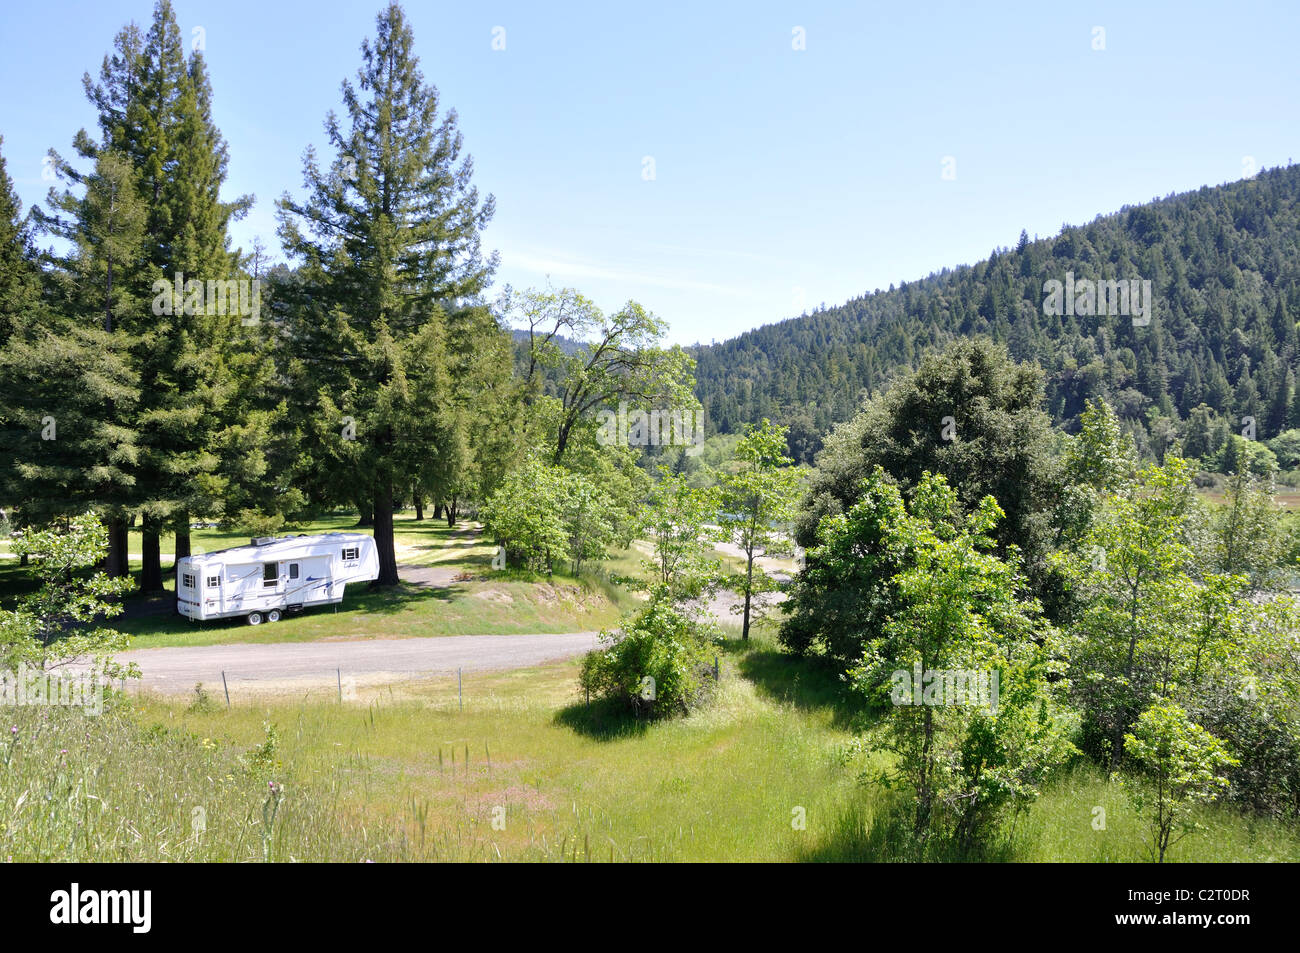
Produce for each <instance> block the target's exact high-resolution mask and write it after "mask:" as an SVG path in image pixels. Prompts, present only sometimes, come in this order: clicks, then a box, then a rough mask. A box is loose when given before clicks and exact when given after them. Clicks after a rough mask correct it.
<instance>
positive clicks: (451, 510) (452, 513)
mask: <svg viewBox="0 0 1300 953" xmlns="http://www.w3.org/2000/svg"><path fill="white" fill-rule="evenodd" d="M455 525H456V498H455V497H454V496H453V497H452V498H451V499H450V500H449V501H448V502H447V528H448V529H451V528H452V527H453V526H455Z"/></svg>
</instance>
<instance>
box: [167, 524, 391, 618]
mask: <svg viewBox="0 0 1300 953" xmlns="http://www.w3.org/2000/svg"><path fill="white" fill-rule="evenodd" d="M378 578H379V553H378V552H377V551H376V549H375V540H374V538H373V537H371V536H367V535H366V534H365V533H325V534H323V535H320V536H288V537H284V538H281V539H275V538H272V537H263V538H259V539H253V540H250V541H249V544H248V545H247V546H236V547H234V548H233V549H223V550H220V551H219V552H215V553H202V554H200V555H194V556H186V557H184V558H182V559H180V560H178V561H177V563H176V611H177V612H179V613H180V614H181V615H183V616H185V617H186V618H188V619H193V620H202V619H229V618H233V617H234V616H244V617H245V618H246V619H248V623H249V625H261V624H262V622H264V621H265V622H278V621H279V620H280V616H281V615H282V614H283V613H284V612H286V611H292V610H298V609H305V608H306V607H308V606H323V605H333V604H335V603H339V602H342V601H343V589H344V587H345V586H347V584H348V583H350V582H367V581H370V580H372V579H378Z"/></svg>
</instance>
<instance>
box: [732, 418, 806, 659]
mask: <svg viewBox="0 0 1300 953" xmlns="http://www.w3.org/2000/svg"><path fill="white" fill-rule="evenodd" d="M785 450H786V428H785V427H779V426H775V425H773V424H772V422H771V421H769V420H768V419H767V418H764V419H763V421H762V423H760V424H757V425H756V426H754V427H752V428H750V430H749V431H748V432H747V433H746V434H745V436H744V437H743V438H742V439H741V441H740V443H739V444H737V445H736V455H735V457H736V460H737V461H738V462H739V464H740V465H739V467H738V468H737V469H735V470H731V471H728V472H725V473H723V474H722V476H721V478H720V480H719V485H720V488H721V491H722V499H721V515H720V516H719V522H720V523H721V524H722V534H723V538H724V539H725V540H726V541H727V542H730V543H732V544H734V545H735V546H737V547H738V548H739V549H740V551H741V554H742V556H743V558H744V563H745V568H744V570H743V571H742V572H739V573H736V574H735V575H734V577H733V578H732V579H731V580H730V586H731V588H732V589H734V590H735V591H736V592H737V593H738V594H740V595H741V596H743V597H744V603H743V606H742V607H741V612H742V622H741V638H743V639H748V638H749V624H750V613H751V611H752V608H753V606H754V604H755V597H756V596H757V597H759V598H760V599H761V597H762V594H763V593H767V592H774V591H776V590H777V589H779V588H780V584H779V583H778V582H777V581H776V580H775V579H773V578H772V576H771V575H769V574H768V573H767V572H766V571H765V570H764V569H763V568H762V567H761V566H759V565H756V564H755V561H754V560H755V558H756V557H758V556H761V555H765V554H769V553H772V552H780V551H788V550H787V546H788V543H787V539H786V537H785V536H784V535H782V530H781V527H784V525H785V524H786V523H788V522H789V520H790V519H791V517H792V515H793V512H794V506H795V502H796V493H797V492H798V489H799V473H798V471H797V470H795V469H794V468H793V467H792V466H791V464H792V463H793V462H794V461H793V460H791V459H790V458H789V457H787V456H786V455H785Z"/></svg>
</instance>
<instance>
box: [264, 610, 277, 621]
mask: <svg viewBox="0 0 1300 953" xmlns="http://www.w3.org/2000/svg"><path fill="white" fill-rule="evenodd" d="M266 621H267V622H279V621H280V610H279V609H272V610H271V611H270V612H268V613H267V614H266Z"/></svg>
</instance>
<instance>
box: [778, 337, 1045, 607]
mask: <svg viewBox="0 0 1300 953" xmlns="http://www.w3.org/2000/svg"><path fill="white" fill-rule="evenodd" d="M1042 399H1043V377H1042V372H1041V370H1040V369H1039V368H1038V367H1037V366H1035V365H1032V364H1029V363H1022V364H1018V363H1016V362H1014V361H1013V360H1012V359H1011V358H1010V356H1009V355H1008V353H1007V351H1006V349H1005V348H1003V347H999V346H997V345H994V344H992V343H991V342H989V341H988V340H984V339H974V340H959V341H955V342H953V343H952V344H950V345H949V346H948V347H946V348H944V349H943V350H934V351H930V352H927V353H926V355H925V357H924V358H923V359H922V360H921V364H920V367H919V368H918V369H917V370H916V371H915V372H914V373H911V374H909V375H906V376H904V377H901V378H899V379H898V380H897V381H896V382H895V383H894V384H893V386H891V387H890V388H889V390H888V391H886V392H885V393H884V394H883V395H880V396H877V397H874V398H872V399H871V400H869V401H868V402H867V403H866V405H865V406H864V408H863V410H862V411H861V413H859V414H858V416H857V417H855V418H854V419H853V420H852V421H850V422H849V423H846V424H844V425H842V426H840V427H838V428H836V429H835V430H834V431H833V432H832V433H831V435H830V436H829V437H827V439H826V447H825V449H824V450H823V451H822V454H821V456H820V457H819V458H818V469H817V471H816V472H815V473H814V475H813V477H812V480H811V482H810V485H809V494H808V499H807V504H806V505H805V506H804V507H803V508H802V511H801V513H800V515H799V518H798V520H797V521H796V526H795V539H796V541H797V542H798V543H799V544H800V545H802V546H804V547H805V548H807V547H809V546H811V545H813V543H814V541H815V539H814V538H815V535H816V527H817V524H818V522H819V521H820V520H821V518H822V517H823V516H825V515H827V514H833V513H839V512H844V511H845V510H847V509H848V508H849V507H850V506H852V505H853V503H854V502H855V501H856V499H857V493H858V491H859V488H860V487H861V486H862V481H863V479H864V478H865V477H866V476H867V475H868V474H869V473H871V471H872V470H873V469H874V468H875V467H876V466H880V467H882V468H883V469H884V471H885V472H886V473H887V474H888V475H889V476H890V477H891V478H892V479H894V480H896V481H897V482H898V483H899V484H900V486H901V487H902V488H903V489H904V490H905V491H906V490H910V489H911V488H913V487H915V486H917V485H918V484H919V482H920V479H921V476H922V474H923V473H925V472H927V471H928V472H932V473H939V474H942V475H943V476H944V477H945V478H946V479H947V480H948V482H949V485H951V486H952V487H953V488H954V489H955V490H956V492H957V494H958V498H959V500H960V501H961V504H962V505H963V506H964V507H967V508H972V507H974V506H976V505H978V504H979V501H980V500H982V499H983V498H984V497H985V496H992V497H993V498H994V499H996V500H997V501H998V504H999V505H1000V506H1001V507H1002V508H1003V510H1004V511H1005V512H1006V514H1007V516H1006V519H1005V520H1003V521H1001V522H1000V523H999V525H998V529H997V538H998V542H999V545H1000V546H1001V547H1002V548H1003V550H1004V551H1005V549H1006V547H1008V546H1010V545H1015V546H1017V547H1019V549H1020V551H1021V553H1022V555H1023V557H1024V559H1025V565H1026V571H1027V573H1028V575H1029V577H1030V579H1031V580H1032V581H1033V582H1034V583H1035V587H1036V588H1043V587H1045V586H1046V583H1045V581H1044V580H1043V578H1042V577H1043V575H1044V572H1045V570H1046V567H1045V566H1044V565H1043V564H1042V561H1043V560H1044V559H1045V558H1046V556H1047V553H1048V552H1049V551H1050V549H1051V547H1052V543H1053V540H1052V538H1051V534H1050V531H1049V528H1048V523H1049V520H1048V517H1050V515H1051V511H1052V507H1053V506H1054V504H1055V501H1056V499H1057V496H1058V494H1059V489H1060V483H1061V480H1060V475H1059V473H1058V472H1057V470H1058V465H1057V463H1056V462H1055V460H1054V458H1053V455H1052V436H1051V427H1050V418H1049V417H1048V416H1047V414H1046V413H1045V412H1044V411H1043V409H1042V406H1041V405H1042Z"/></svg>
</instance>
